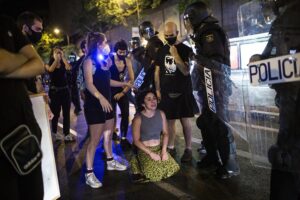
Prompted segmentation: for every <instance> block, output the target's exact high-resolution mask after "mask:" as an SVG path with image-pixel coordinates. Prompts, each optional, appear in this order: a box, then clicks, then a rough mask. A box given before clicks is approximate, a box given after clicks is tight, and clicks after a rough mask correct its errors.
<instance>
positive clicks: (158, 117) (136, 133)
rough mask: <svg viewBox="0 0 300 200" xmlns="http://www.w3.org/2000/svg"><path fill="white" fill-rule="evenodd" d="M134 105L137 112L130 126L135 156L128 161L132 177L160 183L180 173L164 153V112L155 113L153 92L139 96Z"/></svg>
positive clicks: (155, 104) (166, 139) (165, 128)
mask: <svg viewBox="0 0 300 200" xmlns="http://www.w3.org/2000/svg"><path fill="white" fill-rule="evenodd" d="M137 104H138V109H139V110H138V113H137V114H136V116H135V117H134V119H133V122H132V128H133V141H134V145H135V146H136V147H137V154H136V156H134V157H133V158H132V159H131V161H130V164H131V170H132V173H133V175H137V174H139V175H143V176H144V177H145V178H146V180H147V181H153V182H155V181H160V180H162V179H164V178H168V177H170V176H172V175H174V174H175V173H176V172H178V171H179V169H180V167H179V165H178V164H177V163H176V161H175V160H174V159H173V158H172V156H171V155H170V154H169V153H168V152H167V145H168V125H167V120H166V116H165V114H164V112H163V111H160V110H158V109H157V97H156V94H155V93H154V92H152V91H144V92H142V93H141V94H139V96H138V97H137ZM161 138H162V141H161Z"/></svg>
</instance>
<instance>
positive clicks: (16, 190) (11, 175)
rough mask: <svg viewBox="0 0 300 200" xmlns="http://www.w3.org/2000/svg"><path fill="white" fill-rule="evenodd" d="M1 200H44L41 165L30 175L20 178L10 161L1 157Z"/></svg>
mask: <svg viewBox="0 0 300 200" xmlns="http://www.w3.org/2000/svg"><path fill="white" fill-rule="evenodd" d="M0 163H1V164H0V177H1V181H2V185H1V192H0V196H1V199H9V200H28V199H30V200H42V199H43V196H44V188H43V177H42V170H41V165H39V166H38V167H37V168H35V169H34V170H33V171H32V172H31V173H30V174H28V175H25V176H20V175H19V174H17V172H16V171H15V170H14V168H13V167H12V165H11V164H10V163H9V161H8V160H7V159H6V158H5V157H4V156H0Z"/></svg>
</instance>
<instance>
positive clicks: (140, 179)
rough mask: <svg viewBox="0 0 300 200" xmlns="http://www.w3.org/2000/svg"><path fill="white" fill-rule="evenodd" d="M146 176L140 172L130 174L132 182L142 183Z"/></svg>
mask: <svg viewBox="0 0 300 200" xmlns="http://www.w3.org/2000/svg"><path fill="white" fill-rule="evenodd" d="M145 179H146V177H145V176H144V175H142V174H131V180H132V182H133V183H143V182H144V181H145Z"/></svg>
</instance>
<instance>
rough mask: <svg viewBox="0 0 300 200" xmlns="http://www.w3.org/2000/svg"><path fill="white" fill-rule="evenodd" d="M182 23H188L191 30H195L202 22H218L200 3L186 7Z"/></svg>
mask: <svg viewBox="0 0 300 200" xmlns="http://www.w3.org/2000/svg"><path fill="white" fill-rule="evenodd" d="M183 19H184V23H185V25H186V23H190V25H191V26H192V28H197V27H198V26H200V25H201V24H202V23H204V22H218V20H217V19H215V18H214V17H212V12H211V10H210V9H209V8H208V6H207V5H206V4H205V3H204V2H201V1H198V2H195V3H192V4H190V5H188V6H187V7H186V9H185V11H184V14H183Z"/></svg>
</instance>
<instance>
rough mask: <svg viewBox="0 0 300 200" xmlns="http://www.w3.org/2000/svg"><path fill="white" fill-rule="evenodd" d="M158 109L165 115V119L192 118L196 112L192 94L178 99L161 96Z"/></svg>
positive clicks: (183, 95) (182, 95)
mask: <svg viewBox="0 0 300 200" xmlns="http://www.w3.org/2000/svg"><path fill="white" fill-rule="evenodd" d="M159 108H160V109H161V110H163V111H164V112H165V114H166V118H167V119H169V120H170V119H180V118H188V117H194V114H196V113H197V112H198V111H197V109H198V107H197V103H196V101H195V99H194V96H193V94H192V93H188V94H181V95H180V96H178V97H170V96H169V95H168V94H162V99H161V102H160V104H159Z"/></svg>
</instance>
